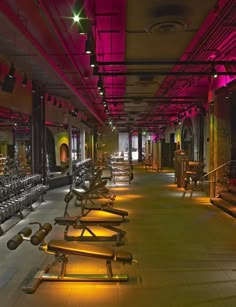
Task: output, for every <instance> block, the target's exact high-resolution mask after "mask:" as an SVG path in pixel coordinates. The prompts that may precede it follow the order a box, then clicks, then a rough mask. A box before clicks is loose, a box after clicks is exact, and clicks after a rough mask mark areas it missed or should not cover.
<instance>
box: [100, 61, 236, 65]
mask: <svg viewBox="0 0 236 307" xmlns="http://www.w3.org/2000/svg"><path fill="white" fill-rule="evenodd" d="M235 64H236V61H234V60H232V61H222V60H221V61H178V60H156V61H145V60H139V61H125V62H97V65H99V66H123V65H124V66H131V65H145V66H148V65H151V66H153V65H207V66H209V65H214V66H215V65H235Z"/></svg>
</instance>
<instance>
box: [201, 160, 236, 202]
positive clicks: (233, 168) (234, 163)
mask: <svg viewBox="0 0 236 307" xmlns="http://www.w3.org/2000/svg"><path fill="white" fill-rule="evenodd" d="M199 182H200V184H202V185H203V184H204V183H206V182H207V183H209V194H210V198H214V197H216V195H217V194H219V193H220V192H222V190H225V189H228V188H229V186H230V185H236V160H229V161H228V162H226V163H223V164H222V165H220V166H218V167H216V168H215V169H213V170H211V171H210V172H208V173H206V174H204V175H203V176H202V177H201V178H200V180H199Z"/></svg>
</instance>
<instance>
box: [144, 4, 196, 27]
mask: <svg viewBox="0 0 236 307" xmlns="http://www.w3.org/2000/svg"><path fill="white" fill-rule="evenodd" d="M189 13H190V10H189V7H187V6H182V5H179V4H177V5H176V4H168V5H163V6H160V7H157V8H153V10H152V12H151V15H152V18H153V20H154V22H153V23H152V24H151V25H150V26H149V27H148V31H149V32H150V33H156V32H158V33H160V32H161V33H176V32H182V31H186V30H187V29H188V23H187V22H186V20H187V16H189Z"/></svg>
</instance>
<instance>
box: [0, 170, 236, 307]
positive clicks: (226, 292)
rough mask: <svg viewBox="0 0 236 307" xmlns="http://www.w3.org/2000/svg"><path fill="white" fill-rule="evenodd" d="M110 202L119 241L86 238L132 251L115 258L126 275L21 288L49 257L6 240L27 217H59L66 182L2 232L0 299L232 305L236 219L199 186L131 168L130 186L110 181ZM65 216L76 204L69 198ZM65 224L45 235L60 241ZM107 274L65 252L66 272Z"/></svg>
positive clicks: (134, 306) (100, 265)
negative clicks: (118, 212) (188, 189)
mask: <svg viewBox="0 0 236 307" xmlns="http://www.w3.org/2000/svg"><path fill="white" fill-rule="evenodd" d="M111 188H112V189H113V190H114V191H115V192H116V194H117V195H118V196H117V199H116V201H115V204H114V207H116V208H121V209H124V210H127V211H128V212H129V217H128V218H129V221H128V222H126V223H124V224H122V225H121V228H122V229H124V230H125V231H127V235H126V239H125V245H124V246H121V247H116V246H113V245H114V244H113V243H112V242H98V243H92V244H95V245H100V246H108V247H112V248H116V249H126V250H128V251H130V252H132V254H133V257H134V258H135V259H137V260H138V263H133V264H132V265H123V264H122V263H117V262H116V263H114V265H113V268H114V273H116V272H117V273H127V274H128V275H129V281H128V282H123V283H109V282H105V283H102V282H93V283H89V282H87V283H86V282H81V283H79V282H43V283H41V284H40V286H39V287H38V289H37V290H36V292H35V293H34V294H26V293H25V292H23V291H22V286H23V285H24V284H25V282H26V281H28V280H29V277H30V276H32V274H33V273H34V272H35V269H36V268H37V267H41V266H42V265H45V264H47V263H49V262H51V260H52V256H50V255H46V254H45V253H43V252H41V251H39V250H38V247H35V246H33V245H31V244H30V243H29V242H24V243H23V244H22V245H21V246H19V247H18V249H16V250H14V251H10V250H8V249H7V247H6V242H7V241H8V239H9V238H11V237H12V236H13V235H14V234H16V233H17V231H19V230H20V229H22V228H23V227H24V226H27V224H28V223H29V222H32V221H40V222H41V223H44V222H50V223H52V224H53V222H54V217H55V216H61V215H63V210H64V201H63V197H64V195H65V194H66V192H67V191H68V187H65V188H60V189H55V190H51V191H49V192H48V193H47V195H46V202H45V203H43V204H41V205H40V206H39V207H38V208H37V210H35V211H34V212H32V213H30V214H29V215H28V216H27V217H26V218H25V219H23V220H22V221H21V222H19V223H18V224H17V225H16V226H14V227H13V228H11V229H10V230H9V231H8V232H7V233H5V234H4V235H3V236H2V237H1V238H0V250H1V253H0V257H1V258H0V269H1V271H0V305H1V306H3V307H8V306H16V307H25V306H27V307H28V306H30V307H31V306H33V307H37V306H44V307H48V306H57V307H60V306H63V307H65V306H68V307H69V306H76V307H81V306H83V307H92V306H96V307H128V306H129V307H143V306H147V307H152V306H153V307H157V306H160V307H167V306H180V307H184V306H214V307H216V306H236V231H235V230H236V221H235V219H234V218H232V217H231V216H229V215H227V214H226V213H224V212H223V211H221V210H220V209H218V208H216V207H214V206H213V205H211V204H210V203H209V199H208V198H207V197H205V195H204V193H203V192H195V193H194V194H193V197H192V198H190V197H189V195H188V194H187V195H186V196H185V198H183V197H182V195H183V191H182V190H181V189H178V188H177V187H176V185H175V184H174V176H173V173H170V172H169V173H168V172H162V173H157V172H152V171H151V169H143V168H140V167H138V166H135V169H134V180H133V181H132V183H131V184H130V185H125V186H119V187H118V186H117V187H114V186H112V187H111ZM70 210H71V211H70V212H71V214H72V215H73V214H76V212H78V208H76V207H74V206H73V204H72V205H71V207H70ZM63 230H64V228H63V226H57V225H55V226H53V230H52V232H51V233H50V234H49V235H48V238H47V239H49V240H50V239H52V238H56V239H62V238H63ZM86 270H88V271H89V272H90V273H91V272H94V273H97V272H105V264H104V261H103V260H99V259H93V258H86V257H83V258H82V257H76V256H72V257H70V262H69V266H68V272H69V273H72V272H74V271H77V272H82V273H84V272H85V271H86Z"/></svg>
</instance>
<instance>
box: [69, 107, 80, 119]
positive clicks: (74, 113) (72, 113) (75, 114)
mask: <svg viewBox="0 0 236 307" xmlns="http://www.w3.org/2000/svg"><path fill="white" fill-rule="evenodd" d="M78 113H79V109H77V108H74V109H73V110H72V111H71V115H72V116H73V117H77V115H78Z"/></svg>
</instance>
